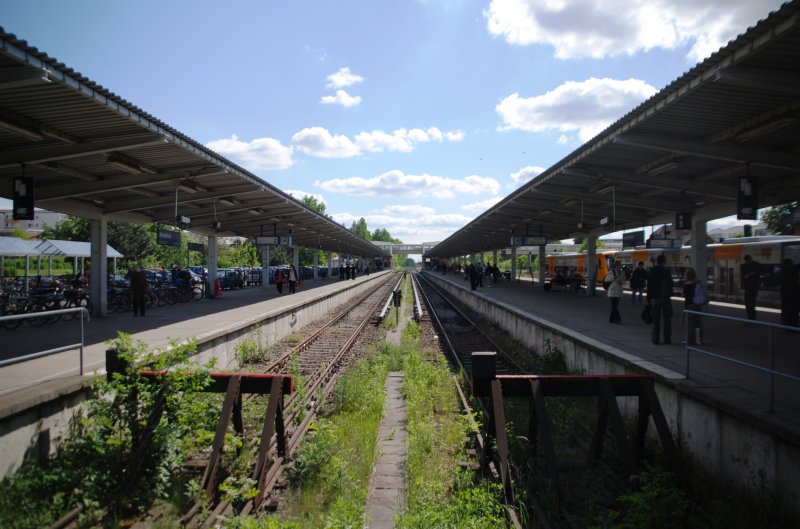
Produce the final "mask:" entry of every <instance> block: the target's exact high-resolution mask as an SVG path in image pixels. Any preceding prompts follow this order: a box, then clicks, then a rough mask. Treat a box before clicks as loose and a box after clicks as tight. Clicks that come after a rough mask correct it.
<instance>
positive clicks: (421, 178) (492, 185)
mask: <svg viewBox="0 0 800 529" xmlns="http://www.w3.org/2000/svg"><path fill="white" fill-rule="evenodd" d="M314 186H315V187H319V188H322V189H324V190H325V191H330V192H332V193H341V194H345V195H358V196H395V197H423V196H424V197H434V198H439V199H442V198H453V197H454V196H456V195H481V194H483V195H496V194H497V193H498V192H499V191H500V183H499V182H498V181H497V180H495V179H494V178H489V177H482V176H477V175H471V176H466V177H464V178H461V179H455V178H446V177H443V176H434V175H429V174H421V175H410V174H405V173H403V172H402V171H400V170H393V171H389V172H387V173H383V174H381V175H378V176H375V177H372V178H360V177H352V178H333V179H331V180H322V181H320V180H317V181H316V182H314Z"/></svg>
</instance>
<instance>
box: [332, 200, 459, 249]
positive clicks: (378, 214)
mask: <svg viewBox="0 0 800 529" xmlns="http://www.w3.org/2000/svg"><path fill="white" fill-rule="evenodd" d="M331 217H333V220H335V221H336V222H338V223H341V224H344V225H345V226H349V225H351V224H352V223H353V221H358V220H359V219H360V218H362V217H363V218H364V220H365V221H366V222H367V226H369V229H370V231H374V230H376V229H379V228H384V229H386V230H387V231H388V232H389V233H390V234H391V235H392V237H395V238H397V239H400V240H402V241H403V242H405V243H406V244H415V243H422V242H431V241H441V240H444V239H445V238H447V237H448V236H449V235H450V234H452V233H453V232H455V231H456V230H458V229H459V228H461V227H462V226H464V225H465V224H467V223H468V222H469V221H470V220H472V219H471V218H470V217H467V216H466V215H460V214H457V213H448V214H437V213H436V210H435V209H434V208H431V207H427V206H422V205H389V206H385V207H383V208H382V209H380V210H377V211H373V212H370V213H369V214H367V215H353V214H351V213H347V212H341V213H334V214H332V215H331Z"/></svg>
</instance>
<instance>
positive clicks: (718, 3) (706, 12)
mask: <svg viewBox="0 0 800 529" xmlns="http://www.w3.org/2000/svg"><path fill="white" fill-rule="evenodd" d="M781 1H782V0H761V1H757V2H756V1H753V0H703V1H701V2H698V1H697V0H624V1H623V0H549V1H541V0H492V2H491V4H490V5H489V7H488V8H487V9H486V10H485V11H484V16H485V17H486V19H487V29H488V31H489V32H490V33H491V34H493V35H499V36H502V37H503V38H505V40H506V41H507V42H508V43H509V44H515V45H521V46H526V45H530V44H547V45H550V46H553V47H554V48H555V56H556V57H557V58H559V59H572V58H578V57H593V58H602V57H607V56H614V55H620V54H627V55H633V54H635V53H637V52H639V51H647V50H650V49H653V48H664V49H668V50H671V49H675V48H677V47H679V46H684V45H689V46H691V49H690V51H689V52H688V54H687V58H688V59H689V60H691V61H692V62H696V61H699V60H702V59H703V58H705V57H707V56H709V55H710V54H711V53H713V52H715V51H716V50H717V49H719V48H720V47H721V46H724V45H725V44H726V43H727V42H728V41H729V40H730V39H733V38H735V37H736V36H737V35H738V34H740V33H742V32H744V30H745V29H746V28H747V27H749V26H752V25H753V24H755V23H756V22H757V21H758V20H759V19H761V18H764V17H765V16H766V15H767V14H768V11H770V10H774V9H777V8H778V7H780V4H781Z"/></svg>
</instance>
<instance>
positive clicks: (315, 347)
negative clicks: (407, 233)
mask: <svg viewBox="0 0 800 529" xmlns="http://www.w3.org/2000/svg"><path fill="white" fill-rule="evenodd" d="M395 282H396V276H395V275H394V274H390V275H387V276H386V279H385V280H384V281H383V282H382V283H381V284H380V285H378V286H377V287H375V288H372V289H370V291H369V292H367V293H365V294H364V295H361V296H359V297H358V298H357V299H355V300H353V301H351V302H348V303H347V304H345V305H344V306H343V307H338V308H337V309H335V310H334V311H331V312H332V313H333V314H331V313H329V314H328V315H327V316H326V319H327V318H329V319H328V321H327V322H326V323H324V324H322V325H319V324H317V323H313V324H310V325H308V326H306V328H304V329H302V330H301V331H302V332H303V333H304V334H307V336H306V337H304V338H303V339H302V341H301V342H300V343H297V344H296V345H294V346H293V347H291V348H290V349H289V350H288V351H285V352H279V351H278V350H279V349H281V348H284V349H285V348H286V346H285V344H284V345H283V346H282V347H274V348H273V349H274V350H273V351H272V352H273V358H272V359H271V360H270V361H269V362H268V363H267V364H266V365H262V366H259V368H258V370H259V371H260V372H264V373H284V374H285V373H289V372H294V373H298V371H299V373H298V374H299V376H300V383H299V386H300V390H299V391H296V392H294V393H293V394H292V395H291V396H290V397H289V398H288V399H287V400H286V402H285V405H284V422H285V424H286V441H287V442H286V454H285V456H284V457H281V456H279V455H278V454H277V439H276V438H275V437H273V438H272V439H271V441H270V447H269V453H270V454H272V461H271V463H270V466H269V471H268V474H267V479H266V483H265V485H264V490H263V491H262V493H261V494H259V496H258V498H259V499H260V500H261V501H260V502H259V504H255V502H254V500H249V501H247V502H246V503H245V504H244V505H243V506H242V508H241V509H240V510H239V514H241V515H248V514H251V513H253V512H254V511H261V510H263V509H264V508H265V507H267V506H269V504H270V501H269V500H270V493H271V492H272V490H273V489H274V487H275V486H276V484H278V483H279V480H280V477H281V475H282V473H283V471H284V470H285V468H286V465H287V463H288V460H289V459H290V458H291V456H292V454H293V453H294V451H295V450H296V449H297V447H298V446H299V444H300V442H301V441H302V440H303V437H304V436H305V434H306V433H307V431H308V426H309V424H311V422H312V421H313V420H314V418H315V417H316V415H317V412H318V408H319V406H320V405H321V404H322V403H323V402H325V400H326V399H327V398H328V395H329V394H330V393H331V391H332V390H333V388H334V386H335V384H336V380H337V379H338V377H339V375H340V374H341V373H342V372H344V370H345V369H346V368H347V367H348V366H349V365H352V363H353V362H354V361H355V359H356V358H357V357H358V356H360V354H359V352H360V351H359V349H360V348H358V347H356V348H355V350H354V346H355V345H356V344H357V343H358V342H361V343H370V342H372V341H374V337H375V334H376V333H377V330H376V328H375V326H374V325H369V324H370V323H371V322H373V321H374V320H375V317H376V314H377V312H378V311H379V310H380V308H381V307H382V305H383V303H385V301H386V299H387V297H388V296H389V295H390V293H391V290H392V286H393V285H394V283H395ZM322 321H324V319H323V320H322ZM204 508H206V509H209V510H210V512H211V514H210V516H208V518H205V519H203V517H202V513H203V511H204ZM234 512H235V509H234V505H233V504H232V503H231V501H218V502H217V503H216V504H215V505H211V506H209V505H208V504H207V503H206V502H205V500H201V501H198V502H197V503H195V505H194V506H193V507H192V508H191V509H190V510H189V512H188V513H187V514H186V515H185V516H184V517H183V518H182V520H181V522H182V523H183V524H184V525H186V526H187V527H204V528H205V527H212V526H213V525H214V523H216V522H217V521H218V520H219V517H220V516H230V515H232V514H234Z"/></svg>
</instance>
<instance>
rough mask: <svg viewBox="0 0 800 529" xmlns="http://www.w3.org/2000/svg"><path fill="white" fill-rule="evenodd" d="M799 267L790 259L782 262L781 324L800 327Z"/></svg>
mask: <svg viewBox="0 0 800 529" xmlns="http://www.w3.org/2000/svg"><path fill="white" fill-rule="evenodd" d="M797 273H798V265H796V264H794V262H793V261H792V260H791V259H789V258H788V257H787V258H785V259H784V260H783V261H782V262H781V276H780V284H781V324H782V325H789V326H790V327H798V326H799V325H800V322H798V320H799V319H800V316H799V315H798V310H800V283H798V277H797Z"/></svg>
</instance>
